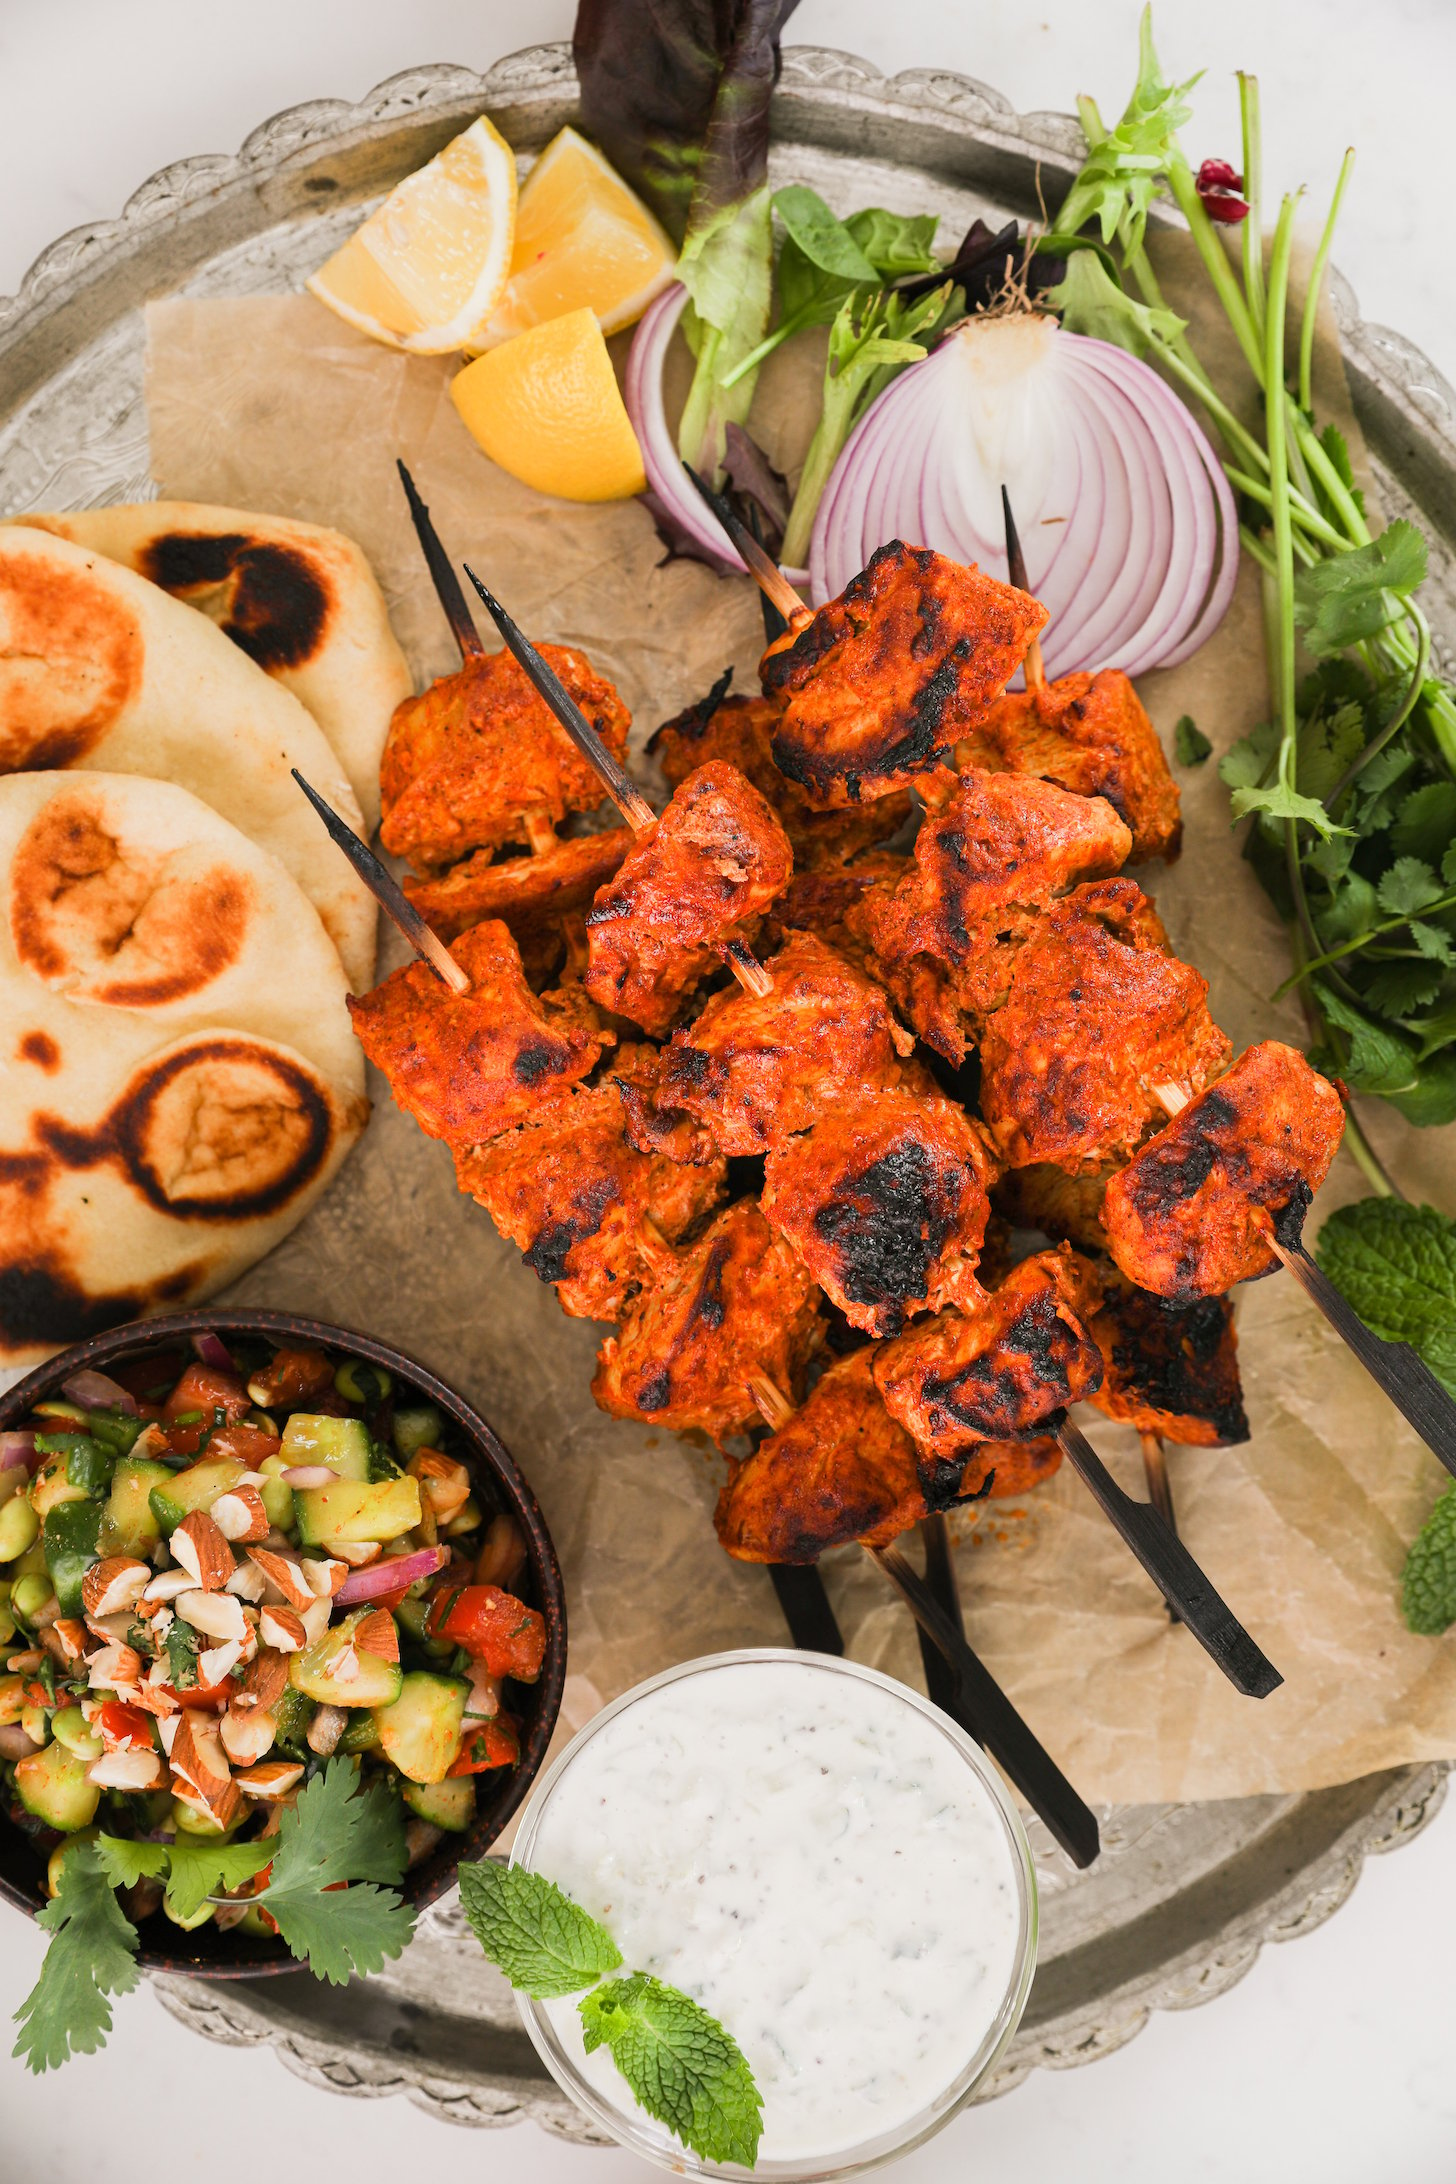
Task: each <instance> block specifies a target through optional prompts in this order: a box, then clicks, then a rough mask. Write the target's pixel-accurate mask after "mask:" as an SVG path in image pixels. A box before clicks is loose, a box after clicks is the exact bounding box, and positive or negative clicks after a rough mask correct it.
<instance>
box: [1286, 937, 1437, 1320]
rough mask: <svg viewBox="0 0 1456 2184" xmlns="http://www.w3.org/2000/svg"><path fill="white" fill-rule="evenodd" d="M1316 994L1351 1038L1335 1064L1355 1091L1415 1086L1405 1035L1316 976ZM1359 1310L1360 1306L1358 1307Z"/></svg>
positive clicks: (1328, 1014) (1404, 1089) (1412, 1058)
mask: <svg viewBox="0 0 1456 2184" xmlns="http://www.w3.org/2000/svg"><path fill="white" fill-rule="evenodd" d="M1311 983H1312V984H1313V985H1314V990H1315V995H1316V997H1317V999H1318V1001H1319V1005H1320V1010H1321V1013H1322V1014H1323V1016H1324V1018H1325V1020H1326V1022H1327V1023H1331V1024H1333V1025H1335V1027H1336V1028H1337V1029H1338V1030H1340V1031H1343V1032H1345V1033H1346V1034H1347V1035H1348V1037H1349V1041H1350V1053H1349V1059H1348V1060H1346V1061H1343V1062H1340V1063H1338V1064H1336V1065H1335V1066H1334V1070H1333V1074H1334V1075H1335V1076H1337V1077H1343V1078H1344V1080H1345V1082H1346V1083H1347V1084H1348V1085H1350V1086H1351V1087H1352V1088H1353V1089H1354V1090H1355V1091H1356V1092H1379V1093H1383V1094H1386V1095H1389V1094H1390V1093H1392V1092H1410V1091H1413V1090H1414V1089H1415V1083H1416V1058H1415V1055H1414V1054H1413V1053H1412V1052H1411V1049H1410V1048H1409V1047H1408V1046H1407V1044H1406V1042H1405V1040H1404V1039H1402V1038H1400V1037H1398V1036H1397V1034H1396V1033H1395V1032H1393V1031H1386V1030H1384V1029H1383V1028H1382V1026H1381V1025H1379V1024H1375V1023H1372V1022H1371V1020H1370V1018H1369V1017H1368V1016H1364V1015H1362V1014H1361V1012H1360V1010H1359V1009H1357V1008H1352V1007H1351V1005H1350V1003H1349V1002H1348V1001H1345V1000H1343V999H1342V998H1341V996H1340V995H1339V994H1337V993H1336V992H1335V991H1334V989H1333V987H1330V986H1326V985H1324V984H1322V983H1321V982H1320V981H1319V980H1313V981H1311ZM1356 1309H1357V1310H1358V1309H1359V1308H1358V1306H1357V1307H1356Z"/></svg>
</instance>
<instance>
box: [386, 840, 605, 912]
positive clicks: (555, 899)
mask: <svg viewBox="0 0 1456 2184" xmlns="http://www.w3.org/2000/svg"><path fill="white" fill-rule="evenodd" d="M631 847H632V830H631V828H630V827H609V828H608V829H607V830H606V831H605V832H604V833H601V834H583V835H582V836H580V837H579V839H577V840H575V841H569V842H568V841H556V842H552V843H551V845H550V847H549V848H547V849H543V850H539V851H536V852H534V853H533V854H532V855H530V856H525V857H495V856H493V855H492V853H491V851H490V850H488V849H478V850H477V851H476V852H475V854H474V856H472V857H466V858H464V859H463V860H462V861H461V863H459V864H457V865H452V866H451V867H450V869H449V871H448V872H442V873H440V874H439V875H438V876H437V877H436V878H434V879H429V880H417V879H406V880H405V883H404V891H405V893H406V895H408V897H409V899H410V901H411V902H412V903H413V904H414V906H415V908H416V910H418V911H419V913H420V916H421V917H422V918H423V919H424V921H425V923H426V924H427V925H429V926H432V927H433V928H434V930H435V931H436V932H437V933H438V934H439V935H440V938H441V939H442V940H454V938H455V937H456V935H457V934H458V933H463V932H464V931H465V930H466V928H467V927H468V926H471V925H478V924H479V923H480V921H481V919H482V918H499V919H500V921H501V923H502V924H503V925H508V926H509V927H510V929H511V931H512V932H513V933H514V934H515V935H516V936H517V938H518V939H521V938H524V937H525V936H527V935H535V934H537V933H539V932H541V931H542V930H543V929H544V928H545V927H547V926H549V925H551V924H553V923H554V922H555V921H556V920H557V919H559V918H563V917H566V916H568V915H569V914H570V913H571V912H572V911H576V910H584V909H585V908H586V906H587V904H588V903H589V902H590V901H591V899H592V897H593V895H595V894H596V892H597V890H598V888H600V887H604V886H605V885H606V883H607V881H608V880H609V879H610V878H611V877H612V874H613V873H614V872H615V871H616V870H617V868H618V866H619V865H620V864H621V862H622V859H623V858H624V857H625V856H626V854H627V852H628V850H629V849H630V848H631Z"/></svg>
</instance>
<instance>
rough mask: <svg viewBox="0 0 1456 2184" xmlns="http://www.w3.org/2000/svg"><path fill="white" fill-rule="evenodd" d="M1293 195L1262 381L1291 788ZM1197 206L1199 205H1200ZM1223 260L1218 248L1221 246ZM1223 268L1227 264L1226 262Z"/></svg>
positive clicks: (1279, 690) (1282, 767) (1276, 270)
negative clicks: (1288, 393) (1285, 398)
mask: <svg viewBox="0 0 1456 2184" xmlns="http://www.w3.org/2000/svg"><path fill="white" fill-rule="evenodd" d="M1297 204H1298V197H1297V196H1286V198H1285V199H1284V202H1283V204H1282V205H1281V206H1280V208H1279V221H1278V225H1277V226H1276V227H1275V230H1274V247H1273V249H1272V251H1271V252H1270V256H1269V297H1268V320H1267V324H1266V326H1265V330H1264V385H1265V389H1266V395H1267V396H1268V397H1270V399H1268V400H1267V402H1266V407H1267V414H1268V435H1269V492H1270V508H1269V513H1270V517H1271V519H1272V528H1273V533H1274V574H1275V581H1276V582H1277V584H1278V586H1279V624H1278V648H1277V652H1276V656H1275V666H1276V669H1277V681H1276V683H1275V687H1274V697H1275V710H1276V713H1277V715H1278V720H1279V778H1280V781H1281V782H1282V783H1283V785H1284V786H1285V787H1286V788H1287V789H1289V790H1290V791H1291V792H1292V791H1293V789H1294V786H1295V747H1296V737H1297V734H1298V728H1299V721H1298V715H1297V713H1296V710H1295V702H1294V695H1295V646H1294V531H1293V525H1292V523H1291V520H1290V513H1289V464H1288V455H1287V444H1286V440H1285V430H1284V427H1285V405H1284V403H1283V402H1281V401H1280V400H1279V399H1278V391H1279V390H1282V388H1283V385H1284V318H1285V309H1286V306H1287V304H1288V300H1289V260H1290V253H1291V251H1292V249H1293V246H1294V214H1295V210H1296V207H1297ZM1200 210H1201V208H1200ZM1219 255H1220V258H1222V250H1221V248H1220V250H1219ZM1224 263H1225V271H1227V262H1226V261H1225V262H1224Z"/></svg>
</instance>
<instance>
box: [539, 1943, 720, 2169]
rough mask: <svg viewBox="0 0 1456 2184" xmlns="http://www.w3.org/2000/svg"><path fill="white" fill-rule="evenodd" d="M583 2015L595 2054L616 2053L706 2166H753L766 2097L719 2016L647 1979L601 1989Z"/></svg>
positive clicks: (644, 2098)
mask: <svg viewBox="0 0 1456 2184" xmlns="http://www.w3.org/2000/svg"><path fill="white" fill-rule="evenodd" d="M577 2008H578V2010H579V2012H580V2015H581V2021H582V2027H583V2034H584V2039H585V2045H586V2051H587V2053H588V2055H590V2054H591V2052H592V2050H593V2049H594V2048H598V2047H603V2046H605V2047H608V2048H610V2050H611V2054H612V2060H613V2062H614V2063H615V2064H616V2066H617V2068H618V2070H620V2071H621V2073H622V2076H623V2077H624V2078H625V2079H626V2081H627V2083H628V2085H629V2086H630V2087H631V2088H632V2091H633V2094H634V2095H635V2097H636V2099H637V2100H638V2101H639V2103H640V2104H641V2106H642V2107H643V2108H645V2109H646V2110H647V2113H648V2115H649V2116H656V2118H657V2120H658V2122H659V2123H665V2124H666V2125H667V2127H668V2129H669V2130H670V2131H671V2132H672V2133H673V2134H674V2136H675V2137H677V2138H679V2139H681V2140H682V2143H683V2145H684V2146H690V2147H691V2148H692V2149H693V2151H694V2153H698V2154H701V2155H702V2156H703V2158H704V2160H705V2161H736V2162H739V2163H740V2164H741V2165H742V2166H743V2167H745V2168H750V2169H751V2168H752V2167H753V2165H754V2163H755V2162H756V2160H757V2158H758V2142H759V2139H760V2137H761V2136H762V2133H763V2098H762V2095H761V2094H760V2093H759V2090H758V2087H757V2086H756V2085H755V2084H754V2082H753V2073H752V2071H751V2070H750V2069H749V2067H748V2064H747V2062H746V2061H745V2059H744V2056H743V2051H742V2050H741V2048H740V2047H739V2046H738V2043H737V2041H736V2040H734V2039H733V2038H732V2036H731V2035H730V2034H729V2033H726V2032H725V2031H724V2030H723V2027H722V2026H721V2025H720V2024H719V2023H718V2020H717V2018H716V2017H710V2016H709V2014H708V2012H707V2011H706V2010H705V2009H703V2008H702V2006H701V2005H700V2004H699V2003H697V2002H694V2001H693V1999H692V1997H691V1995H686V1994H682V1993H680V1992H679V1991H678V1989H677V1988H676V1987H666V1986H664V1985H663V1983H662V1981H661V1980H659V1979H653V1978H651V1977H649V1975H648V1974H647V1973H646V1972H633V1973H632V1975H631V1976H630V1978H627V1979H614V1980H612V1981H610V1982H609V1983H608V1984H607V1985H606V1986H602V1987H598V1988H596V1989H595V1991H594V1992H593V1993H591V1994H588V1995H584V1996H583V1997H582V1999H581V2001H580V2002H579V2003H578V2004H577Z"/></svg>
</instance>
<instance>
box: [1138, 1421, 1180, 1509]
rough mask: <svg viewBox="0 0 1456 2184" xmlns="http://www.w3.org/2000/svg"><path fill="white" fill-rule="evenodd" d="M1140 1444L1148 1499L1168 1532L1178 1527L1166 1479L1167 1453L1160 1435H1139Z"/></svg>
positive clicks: (1171, 1494)
mask: <svg viewBox="0 0 1456 2184" xmlns="http://www.w3.org/2000/svg"><path fill="white" fill-rule="evenodd" d="M1138 1439H1139V1441H1140V1442H1141V1443H1142V1451H1143V1471H1144V1473H1145V1474H1146V1476H1147V1482H1148V1499H1149V1500H1150V1501H1151V1503H1152V1505H1153V1507H1154V1508H1155V1509H1156V1510H1157V1512H1158V1515H1159V1516H1160V1517H1161V1518H1162V1520H1163V1522H1164V1524H1166V1525H1167V1527H1168V1530H1169V1531H1170V1532H1173V1533H1176V1532H1177V1530H1178V1526H1177V1524H1176V1523H1175V1521H1174V1518H1173V1488H1172V1485H1171V1483H1170V1482H1169V1478H1168V1453H1167V1450H1166V1449H1165V1448H1164V1446H1163V1437H1162V1435H1161V1434H1160V1433H1139V1435H1138Z"/></svg>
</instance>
